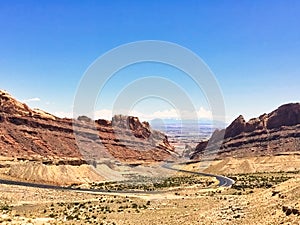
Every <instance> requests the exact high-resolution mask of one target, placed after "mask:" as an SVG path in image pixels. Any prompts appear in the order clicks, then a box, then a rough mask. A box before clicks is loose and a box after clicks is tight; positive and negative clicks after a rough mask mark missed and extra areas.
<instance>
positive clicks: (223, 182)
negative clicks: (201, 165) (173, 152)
mask: <svg viewBox="0 0 300 225" xmlns="http://www.w3.org/2000/svg"><path fill="white" fill-rule="evenodd" d="M172 165H176V164H165V165H163V167H164V168H166V169H169V170H174V171H177V172H183V173H189V174H196V175H199V176H205V177H215V178H216V179H217V180H218V181H219V187H231V185H233V184H234V183H235V181H234V180H232V179H230V178H229V177H225V176H222V175H215V174H210V173H202V172H195V171H189V170H182V169H176V168H173V167H172Z"/></svg>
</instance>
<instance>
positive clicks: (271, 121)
mask: <svg viewBox="0 0 300 225" xmlns="http://www.w3.org/2000/svg"><path fill="white" fill-rule="evenodd" d="M216 151H217V152H218V155H219V156H247V155H268V154H279V153H281V152H291V151H300V104H299V103H290V104H285V105H282V106H280V107H279V108H278V109H276V110H274V111H273V112H271V113H269V114H263V115H261V116H259V117H258V118H253V119H250V120H249V121H248V122H246V121H245V119H244V118H243V116H239V117H238V118H236V119H235V120H234V121H233V122H232V123H231V124H230V125H229V126H228V127H227V128H226V129H224V130H216V131H215V132H214V133H213V134H212V137H211V138H210V140H209V141H202V142H200V143H199V144H198V146H197V147H196V148H195V150H194V151H193V152H192V153H191V154H190V157H191V158H199V157H201V156H202V155H203V153H204V152H205V154H207V153H208V152H214V153H215V152H216Z"/></svg>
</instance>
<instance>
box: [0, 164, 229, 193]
mask: <svg viewBox="0 0 300 225" xmlns="http://www.w3.org/2000/svg"><path fill="white" fill-rule="evenodd" d="M172 165H173V164H166V165H164V166H163V167H164V168H166V169H169V170H174V171H177V172H183V173H189V174H196V175H200V176H207V177H215V178H216V179H217V180H218V181H219V187H231V185H232V184H234V180H232V179H230V178H228V177H225V176H221V175H214V174H209V173H201V172H194V171H188V170H182V169H176V168H173V167H172ZM0 184H6V185H17V186H24V187H34V188H43V189H54V190H67V191H76V192H87V193H99V194H108V193H110V194H111V193H122V194H157V193H164V192H168V191H138V190H137V191H118V190H104V189H103V190H101V189H83V188H80V189H76V188H72V187H62V186H57V185H50V184H38V183H31V182H23V181H13V180H5V179H0Z"/></svg>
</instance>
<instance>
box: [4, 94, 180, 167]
mask: <svg viewBox="0 0 300 225" xmlns="http://www.w3.org/2000/svg"><path fill="white" fill-rule="evenodd" d="M74 128H75V130H76V134H77V135H76V138H75V135H74ZM79 148H80V149H79ZM173 150H174V147H173V146H171V145H170V144H169V142H168V139H167V137H166V136H165V135H164V134H163V133H161V132H159V131H155V130H152V129H151V127H150V126H149V124H148V123H147V122H140V121H139V119H138V118H137V117H131V116H122V115H118V116H115V117H114V118H113V119H112V121H108V120H102V119H99V120H96V121H92V120H91V119H90V118H88V117H86V116H81V117H79V118H78V120H72V119H67V118H64V119H62V118H58V117H55V116H53V115H51V114H49V113H46V112H43V111H41V110H33V109H30V108H29V107H28V106H27V105H26V104H23V103H20V102H18V101H17V100H15V99H14V98H13V97H11V96H10V95H9V94H8V93H7V92H4V91H0V155H1V156H7V157H14V158H19V159H32V160H43V161H47V162H48V161H49V159H50V160H55V159H60V160H61V159H64V160H65V161H68V160H69V159H83V158H84V159H88V160H104V159H109V158H115V159H117V160H120V161H126V162H136V161H142V162H155V161H162V160H165V159H167V158H170V157H172V155H173V154H174V151H173Z"/></svg>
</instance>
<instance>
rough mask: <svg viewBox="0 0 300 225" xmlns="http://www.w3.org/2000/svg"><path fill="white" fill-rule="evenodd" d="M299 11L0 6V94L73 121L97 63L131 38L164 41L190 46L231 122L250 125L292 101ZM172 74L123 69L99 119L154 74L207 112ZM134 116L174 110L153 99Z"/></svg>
mask: <svg viewBox="0 0 300 225" xmlns="http://www.w3.org/2000/svg"><path fill="white" fill-rule="evenodd" d="M299 11H300V2H299V1H289V0H285V1H283V0H282V1H279V0H275V1H264V0H262V1H258V0H257V1H230V0H227V1H213V0H212V1H176V0H175V1H166V0H165V1H158V0H151V1H134V0H132V1H129V0H128V1H126V0H123V1H6V2H5V1H1V2H0V30H1V33H0V78H1V86H0V88H1V89H5V90H7V91H9V92H10V93H11V94H12V95H14V96H15V97H16V98H18V99H19V100H27V101H26V102H27V103H28V104H29V105H30V106H32V107H38V108H41V109H43V110H46V111H49V112H51V113H55V114H57V115H70V113H71V112H72V104H73V100H74V95H75V93H76V88H77V87H78V84H79V82H80V79H81V77H82V76H83V74H84V72H85V71H86V69H87V68H88V66H89V65H90V64H91V63H92V62H93V61H94V60H95V59H97V58H98V57H99V56H101V55H102V54H104V53H105V52H107V51H108V50H110V49H112V48H115V47H117V46H119V45H121V44H125V43H128V42H133V41H140V40H163V41H170V42H174V43H177V44H179V45H182V46H184V47H187V48H189V49H190V50H192V51H193V52H195V53H196V54H198V55H199V56H200V57H201V58H202V59H203V60H204V61H205V63H206V64H207V65H208V66H209V67H210V69H211V70H212V71H213V73H214V74H215V76H216V78H217V80H218V82H219V85H220V88H221V89H222V92H223V96H224V101H225V105H226V116H227V120H228V121H230V120H232V119H234V118H235V117H236V116H238V115H239V114H243V115H245V117H246V118H247V119H250V118H251V117H255V116H257V115H259V114H262V113H264V112H269V111H271V110H273V109H275V108H276V107H278V106H279V105H281V104H283V103H287V102H299V82H300V75H299V74H300V63H299V62H300V29H299V27H300V26H299V24H300V14H299ZM179 73H180V72H178V71H176V70H175V69H170V68H166V67H160V66H157V65H152V66H149V65H141V66H140V67H139V66H137V67H133V68H128V69H127V70H124V71H121V72H120V74H119V75H118V74H116V76H115V78H114V79H112V80H111V83H109V84H107V88H105V89H104V90H103V92H102V94H101V95H100V96H99V99H100V101H99V104H98V105H97V109H98V110H99V111H100V114H99V115H101V113H103V115H104V114H105V112H108V111H109V110H111V107H112V102H113V100H114V96H115V95H116V94H117V93H118V91H120V89H122V87H123V86H124V85H125V86H126V84H127V83H129V82H132V81H133V80H134V79H137V78H139V77H140V76H147V75H153V74H154V75H164V76H165V77H166V78H168V79H170V80H172V81H174V82H179V83H180V84H181V85H182V87H183V88H184V89H186V90H187V93H188V94H189V96H190V97H191V99H192V100H193V102H194V104H195V107H196V108H197V109H199V110H200V109H201V110H203V112H204V114H203V115H206V112H207V111H209V110H210V109H209V103H207V102H205V98H204V97H203V93H201V90H197V89H196V88H195V87H193V84H192V82H190V81H189V80H188V78H184V79H183V81H181V80H182V79H178V77H179V76H183V74H179ZM30 99H31V100H30ZM101 110H102V111H101ZM135 110H136V112H137V114H139V113H140V115H143V114H145V113H146V112H147V113H148V114H154V113H157V112H160V113H161V114H163V113H168V112H169V113H172V108H171V106H169V105H168V104H166V103H162V102H161V101H159V100H155V99H152V100H151V99H150V100H149V99H148V100H147V101H145V102H144V103H143V102H140V103H139V104H137V106H136V108H135ZM161 114H159V113H158V114H156V115H161ZM148 116H149V115H148ZM145 118H148V117H147V116H145Z"/></svg>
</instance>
